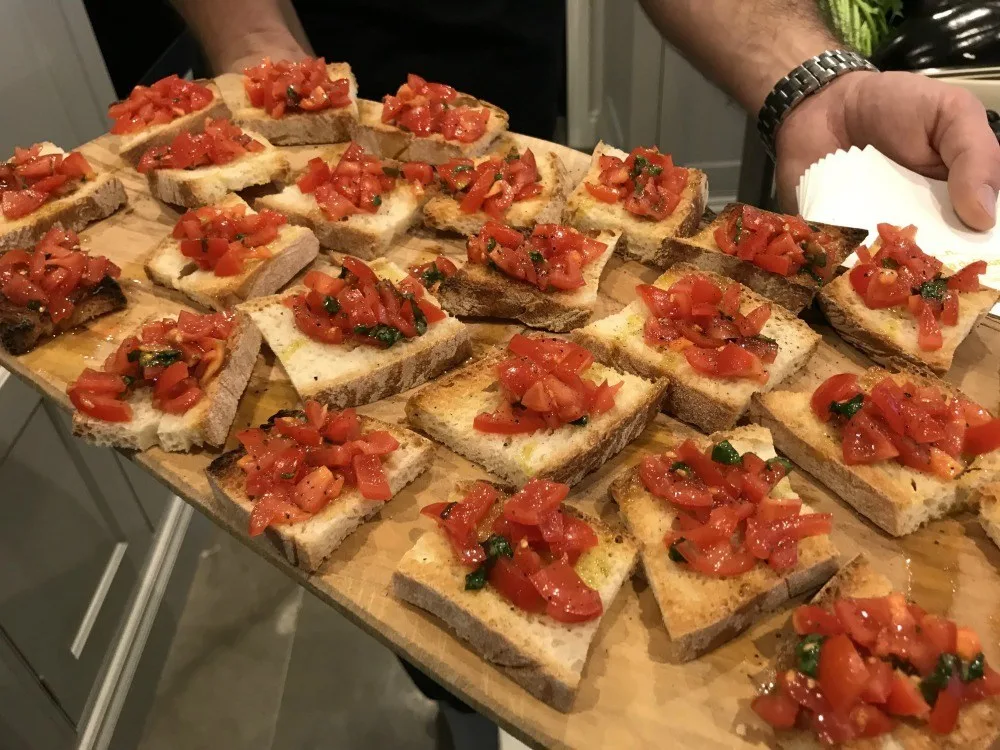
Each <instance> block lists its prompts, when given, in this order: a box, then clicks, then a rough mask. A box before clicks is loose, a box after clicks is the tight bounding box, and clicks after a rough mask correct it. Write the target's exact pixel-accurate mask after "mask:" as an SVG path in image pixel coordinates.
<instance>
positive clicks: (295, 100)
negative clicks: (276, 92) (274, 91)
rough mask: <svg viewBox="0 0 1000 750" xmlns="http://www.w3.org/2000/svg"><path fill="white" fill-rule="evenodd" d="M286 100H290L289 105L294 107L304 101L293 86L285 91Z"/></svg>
mask: <svg viewBox="0 0 1000 750" xmlns="http://www.w3.org/2000/svg"><path fill="white" fill-rule="evenodd" d="M285 98H287V99H288V103H289V104H291V105H292V106H293V107H296V106H298V104H299V102H300V101H302V95H301V94H299V92H298V91H296V90H295V88H294V87H292V86H289V87H288V88H287V89H285Z"/></svg>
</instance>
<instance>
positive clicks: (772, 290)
mask: <svg viewBox="0 0 1000 750" xmlns="http://www.w3.org/2000/svg"><path fill="white" fill-rule="evenodd" d="M742 206H743V204H741V203H730V204H729V205H727V206H726V207H725V208H724V209H723V210H722V213H720V214H719V215H718V216H716V217H715V219H714V220H713V221H712V223H710V224H709V225H708V226H706V227H705V228H704V229H702V230H701V231H700V232H698V233H697V234H695V235H694V236H693V237H681V236H677V237H673V238H671V239H670V240H669V241H667V242H665V243H664V245H663V248H662V250H661V252H660V254H659V256H658V257H657V259H656V261H655V265H659V266H664V267H669V266H672V265H673V264H674V263H682V262H683V263H692V264H694V265H696V266H698V267H699V268H704V269H705V270H706V271H714V272H715V273H718V274H721V275H723V276H728V277H730V278H732V279H736V280H737V281H739V282H740V283H742V284H744V285H746V286H748V287H750V288H751V289H753V290H754V291H755V292H757V293H758V294H762V295H764V296H765V297H767V298H768V299H772V300H774V301H775V302H777V303H778V304H779V305H781V306H782V307H784V308H786V309H788V310H791V311H792V312H793V313H796V314H798V313H799V312H801V311H802V309H803V308H805V307H808V306H809V305H810V304H811V303H812V299H813V297H814V296H815V295H816V292H817V291H818V290H819V288H820V285H819V282H818V281H816V279H814V278H813V277H812V276H810V275H809V274H807V273H805V272H804V271H803V272H800V273H798V274H796V275H795V276H790V277H785V276H781V275H780V274H776V273H771V272H770V271H765V270H764V269H763V268H761V267H760V266H756V265H754V264H753V263H751V262H750V261H748V260H741V259H740V258H737V257H736V256H735V255H727V254H726V253H724V252H722V250H721V249H720V248H719V245H718V243H716V241H715V230H716V229H718V228H719V227H724V226H726V225H727V224H728V223H729V220H730V218H731V217H732V215H733V214H734V213H735V212H737V211H740V210H742ZM813 226H815V227H819V228H820V229H822V230H823V231H824V232H826V233H827V234H829V235H831V236H832V237H833V238H834V241H833V245H832V254H833V255H834V256H835V258H836V260H835V265H840V264H841V263H842V262H843V261H844V258H846V257H847V256H848V255H850V254H851V253H852V252H854V250H855V248H857V246H858V245H860V244H861V243H862V241H864V239H865V237H866V236H867V235H868V232H867V231H866V230H864V229H854V228H852V227H838V226H834V225H832V224H816V223H813Z"/></svg>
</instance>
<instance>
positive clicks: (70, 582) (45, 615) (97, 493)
mask: <svg viewBox="0 0 1000 750" xmlns="http://www.w3.org/2000/svg"><path fill="white" fill-rule="evenodd" d="M3 390H4V389H0V393H2V391H3ZM66 430H67V420H66V418H65V415H63V414H61V413H60V412H58V411H57V410H56V409H55V407H53V406H51V405H46V404H42V405H39V406H36V408H35V409H34V411H33V412H32V413H31V416H30V417H28V419H27V422H26V423H25V425H24V427H23V429H22V431H21V432H20V435H19V436H18V438H17V441H16V442H15V443H14V445H13V447H12V448H11V449H10V451H9V453H8V454H7V457H6V460H4V462H3V463H2V465H0V514H2V523H0V571H3V573H2V575H0V628H2V629H3V630H4V632H5V633H6V635H7V637H8V638H9V639H10V642H11V643H12V644H13V646H14V648H16V650H17V651H18V652H19V653H20V655H21V656H22V657H23V659H24V661H25V662H27V664H28V665H29V666H30V668H31V669H32V670H33V671H34V672H35V674H36V675H37V676H38V679H39V680H40V681H41V682H42V683H43V684H44V685H45V687H46V689H47V690H48V691H49V692H50V693H51V694H52V696H53V697H54V698H55V700H56V701H57V702H58V704H59V706H60V707H61V708H62V710H63V711H64V712H65V714H66V715H67V716H68V717H69V719H70V720H71V721H72V722H73V723H74V724H75V723H78V722H79V721H80V718H81V717H82V715H83V713H84V708H85V706H86V703H87V700H88V697H89V695H90V693H91V689H92V687H93V685H94V681H95V678H96V677H97V676H98V674H99V672H100V669H101V666H102V663H103V661H104V659H105V656H106V650H107V647H108V644H109V643H110V642H111V639H112V637H113V635H114V633H115V630H116V629H117V627H118V625H119V622H120V619H121V615H122V612H123V610H124V608H125V605H126V602H127V600H128V598H129V595H130V593H131V591H132V589H133V586H134V585H135V583H136V581H137V579H138V574H139V570H140V568H141V565H142V562H143V559H144V557H145V554H146V551H147V549H148V545H149V542H150V538H151V536H150V529H149V526H148V524H147V523H146V521H145V518H144V516H143V514H142V513H141V512H140V510H139V508H138V505H137V503H136V500H135V496H134V495H133V494H132V491H131V488H130V487H129V485H128V483H127V482H126V480H125V478H124V476H123V474H122V472H121V470H120V467H119V466H118V464H117V462H116V460H115V458H114V456H113V455H112V454H111V452H110V451H108V450H106V449H97V448H92V447H90V446H85V445H84V444H82V443H81V442H79V441H76V440H75V439H73V438H72V437H71V436H69V435H68V433H67V432H66Z"/></svg>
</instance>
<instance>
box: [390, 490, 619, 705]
mask: <svg viewBox="0 0 1000 750" xmlns="http://www.w3.org/2000/svg"><path fill="white" fill-rule="evenodd" d="M463 494H464V493H462V492H456V493H454V494H453V495H452V496H451V497H450V498H449V499H450V500H455V501H457V500H461V499H462V496H463ZM564 509H566V510H567V512H573V511H570V510H569V509H567V508H566V506H564ZM576 515H578V516H580V517H581V518H584V519H585V520H586V521H588V522H589V523H590V525H591V526H592V527H593V529H594V531H595V532H597V536H598V540H599V541H598V545H597V546H596V547H594V548H592V549H590V550H588V551H587V552H585V553H583V555H581V556H580V559H579V560H578V561H577V564H576V566H575V569H576V571H577V573H578V574H579V575H580V577H581V578H582V579H583V580H584V582H585V583H586V584H587V585H588V586H591V587H592V588H594V589H596V590H597V592H598V593H599V594H600V596H601V603H602V604H603V605H604V612H605V613H606V612H607V611H608V609H609V608H610V607H611V603H612V602H613V601H614V599H615V597H616V596H617V595H618V592H619V590H620V589H621V587H622V586H623V585H624V583H625V581H626V580H627V579H628V577H629V575H630V574H631V572H632V568H633V567H634V566H635V559H636V546H635V543H634V542H633V541H632V540H631V539H629V538H628V536H627V535H625V534H623V533H621V532H619V531H615V530H613V529H611V528H610V527H608V526H607V525H605V524H604V523H603V522H601V521H599V520H597V519H595V518H591V517H588V516H584V515H583V514H579V513H577V514H576ZM468 572H469V569H468V568H466V567H465V566H463V565H461V564H460V563H458V562H457V561H456V560H455V553H454V551H453V549H452V546H451V544H450V543H449V542H448V540H447V538H446V537H445V535H444V534H443V533H442V532H441V531H439V530H438V529H431V530H428V531H425V532H424V534H423V536H421V537H420V539H418V540H417V543H416V544H415V545H413V548H412V549H410V551H409V552H407V553H406V554H405V555H404V556H403V559H402V560H400V562H399V566H398V567H397V568H396V571H395V572H394V573H393V575H392V591H393V594H395V595H396V596H397V597H399V598H400V599H402V600H404V601H407V602H409V603H410V604H413V605H415V606H417V607H420V608H421V609H424V610H426V611H428V612H430V613H431V614H433V615H435V616H436V617H438V618H440V619H441V620H443V621H444V623H445V624H446V625H447V626H448V628H449V629H450V630H451V631H452V632H454V633H455V634H456V635H457V636H458V637H459V638H461V639H462V640H464V641H465V642H466V643H468V644H469V646H470V647H471V648H472V650H473V651H475V652H476V653H477V654H479V655H480V656H481V657H482V658H483V659H485V660H486V661H487V662H489V663H490V664H492V665H493V666H495V667H497V668H498V669H499V670H500V671H501V672H503V673H504V674H506V675H507V676H508V677H510V679H512V680H513V681H514V682H516V683H517V684H519V685H520V686H521V687H523V688H524V689H525V690H527V691H528V692H529V693H531V694H532V695H534V696H535V697H536V698H538V699H539V700H542V701H545V702H546V703H547V704H549V705H550V706H552V707H553V708H555V709H557V710H559V711H563V712H566V711H569V710H570V708H571V707H572V705H573V699H574V697H575V696H576V690H577V688H578V687H579V684H580V678H581V677H582V675H583V670H584V667H585V665H586V663H587V657H588V654H589V652H590V648H591V645H592V644H593V642H594V638H595V636H596V635H597V631H598V628H599V627H600V624H601V620H603V619H604V616H603V615H602V616H601V617H598V618H596V619H594V620H590V621H588V622H581V623H573V624H567V623H562V622H558V621H556V620H554V619H552V618H551V617H549V616H548V615H547V614H544V613H542V614H533V613H529V612H523V611H521V610H519V609H517V608H516V607H514V606H513V605H511V604H510V602H508V601H507V600H506V599H504V598H503V597H502V596H501V595H500V594H498V593H497V592H496V590H495V589H493V588H492V587H491V586H489V585H487V586H486V587H485V588H483V589H480V590H478V591H466V590H465V576H466V574H467V573H468Z"/></svg>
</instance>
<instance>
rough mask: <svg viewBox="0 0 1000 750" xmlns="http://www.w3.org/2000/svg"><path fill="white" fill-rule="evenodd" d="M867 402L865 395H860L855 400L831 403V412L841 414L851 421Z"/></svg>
mask: <svg viewBox="0 0 1000 750" xmlns="http://www.w3.org/2000/svg"><path fill="white" fill-rule="evenodd" d="M864 402H865V396H864V394H863V393H859V394H858V395H857V396H855V397H854V398H849V399H847V401H831V402H830V411H832V412H833V413H834V414H839V415H840V416H842V417H847V418H848V419H850V418H851V417H853V416H854V415H855V414H857V413H858V409H860V408H861V405H862V404H863V403H864Z"/></svg>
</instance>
